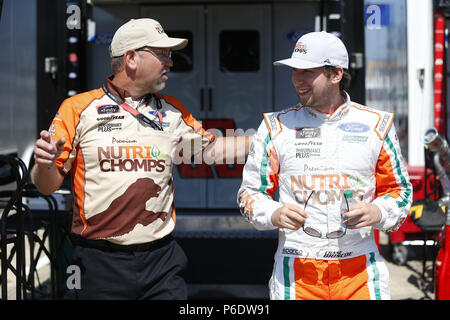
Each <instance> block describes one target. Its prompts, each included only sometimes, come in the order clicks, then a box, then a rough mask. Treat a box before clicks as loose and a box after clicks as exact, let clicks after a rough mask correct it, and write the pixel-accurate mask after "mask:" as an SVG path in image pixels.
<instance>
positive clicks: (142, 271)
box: [32, 19, 247, 299]
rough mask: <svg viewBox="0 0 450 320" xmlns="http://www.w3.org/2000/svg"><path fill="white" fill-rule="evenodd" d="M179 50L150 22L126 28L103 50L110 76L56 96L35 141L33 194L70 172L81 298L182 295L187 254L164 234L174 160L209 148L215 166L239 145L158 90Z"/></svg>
mask: <svg viewBox="0 0 450 320" xmlns="http://www.w3.org/2000/svg"><path fill="white" fill-rule="evenodd" d="M186 44H187V40H186V39H179V38H171V37H169V36H168V35H167V34H166V33H165V32H164V29H163V28H162V26H161V25H160V24H159V23H158V22H157V21H155V20H152V19H133V20H130V21H129V22H127V23H125V24H124V25H122V26H121V27H120V28H119V29H118V30H117V31H116V33H115V35H114V37H113V39H112V42H111V46H110V55H111V58H112V59H111V65H112V69H113V72H114V75H113V76H111V77H109V78H107V79H106V82H105V84H104V86H103V87H102V88H99V89H95V90H91V91H89V92H85V93H81V94H78V95H76V96H73V97H71V98H69V99H67V100H65V101H64V102H63V104H62V105H61V107H60V108H59V110H58V113H57V114H56V116H55V118H54V119H53V122H52V124H51V126H50V129H49V130H48V131H42V132H41V134H40V136H41V137H40V139H38V140H37V142H36V146H35V152H34V156H35V166H34V168H33V171H32V177H33V181H34V183H35V185H36V186H37V188H38V189H39V190H40V191H41V192H42V193H45V194H49V193H52V192H53V191H55V190H56V189H58V188H59V186H60V185H61V183H62V181H63V179H64V177H65V175H66V174H67V173H69V172H70V175H71V181H72V193H73V223H72V232H73V234H74V237H75V238H76V239H77V243H78V246H77V247H76V249H75V252H74V255H73V259H74V264H76V265H78V266H80V268H81V273H82V277H81V289H80V290H77V293H78V295H79V297H80V298H82V299H185V298H186V287H185V283H184V280H183V278H182V277H181V276H180V274H181V272H182V270H183V269H184V268H185V265H186V256H185V255H184V253H183V251H182V249H181V248H180V247H179V246H178V244H177V243H176V242H175V241H174V239H173V238H172V236H171V232H172V230H173V229H174V226H175V210H174V205H173V202H174V192H173V191H174V190H173V185H172V168H173V165H174V160H176V159H178V160H179V159H181V158H179V157H178V153H180V152H182V153H183V155H182V156H183V158H182V159H190V157H191V156H192V155H194V154H196V153H198V152H200V151H202V150H203V149H205V148H207V147H208V148H210V152H209V154H210V155H211V156H213V160H214V159H218V160H220V161H223V157H224V155H225V154H226V152H225V153H224V152H223V151H224V150H225V147H233V144H234V142H236V141H237V140H240V142H242V141H245V139H247V138H245V137H239V139H237V138H236V139H235V138H230V139H227V138H217V139H215V137H214V136H212V135H211V134H209V133H208V132H206V131H204V130H203V129H202V127H201V125H200V124H199V123H198V122H197V121H196V120H195V119H194V118H193V116H192V115H191V114H190V113H189V111H188V110H187V109H186V108H185V107H184V106H183V104H181V103H180V101H178V100H177V99H176V98H174V97H171V96H166V95H160V94H158V93H157V92H158V91H160V90H162V89H163V88H164V86H165V84H166V81H167V79H168V73H169V71H170V68H171V67H172V66H173V62H172V59H171V51H172V50H179V49H182V48H184V47H185V46H186ZM163 115H164V121H163ZM217 140H220V143H219V141H217ZM244 145H245V143H244ZM239 152H241V153H244V154H245V152H246V150H245V148H239ZM214 157H216V158H214ZM236 157H242V154H241V155H239V154H236ZM222 163H223V162H222Z"/></svg>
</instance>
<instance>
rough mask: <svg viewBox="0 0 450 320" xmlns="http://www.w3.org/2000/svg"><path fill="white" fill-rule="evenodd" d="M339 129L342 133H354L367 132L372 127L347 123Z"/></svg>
mask: <svg viewBox="0 0 450 320" xmlns="http://www.w3.org/2000/svg"><path fill="white" fill-rule="evenodd" d="M338 128H339V129H340V130H342V131H345V132H353V133H361V132H367V131H369V130H370V127H369V126H368V125H366V124H364V123H359V122H346V123H343V124H340V125H339V126H338Z"/></svg>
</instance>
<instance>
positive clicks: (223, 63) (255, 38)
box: [220, 30, 259, 72]
mask: <svg viewBox="0 0 450 320" xmlns="http://www.w3.org/2000/svg"><path fill="white" fill-rule="evenodd" d="M258 70H259V32H258V31H256V30H230V31H222V32H221V33H220V71H222V72H256V71H258Z"/></svg>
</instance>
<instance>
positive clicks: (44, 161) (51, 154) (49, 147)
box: [34, 130, 66, 168]
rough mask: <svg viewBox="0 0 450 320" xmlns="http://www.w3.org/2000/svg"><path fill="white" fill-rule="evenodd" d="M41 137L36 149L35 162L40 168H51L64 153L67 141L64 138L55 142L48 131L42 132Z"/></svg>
mask: <svg viewBox="0 0 450 320" xmlns="http://www.w3.org/2000/svg"><path fill="white" fill-rule="evenodd" d="M40 136H41V137H40V138H39V139H38V140H37V141H36V144H35V147H34V162H35V164H37V165H38V166H47V167H48V168H51V167H52V166H53V164H54V163H55V160H56V159H57V158H58V157H59V155H60V154H61V152H62V151H63V149H64V143H65V142H66V139H65V138H64V137H63V138H60V139H59V140H58V141H56V142H55V141H54V140H53V139H52V137H51V135H50V132H48V131H46V130H42V131H41V133H40Z"/></svg>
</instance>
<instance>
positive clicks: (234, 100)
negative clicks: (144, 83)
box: [141, 5, 272, 208]
mask: <svg viewBox="0 0 450 320" xmlns="http://www.w3.org/2000/svg"><path fill="white" fill-rule="evenodd" d="M141 17H149V18H153V19H156V20H158V21H159V22H160V23H161V24H162V25H163V26H164V29H165V31H166V33H167V34H169V35H170V36H173V37H185V38H188V39H189V44H188V46H187V47H186V48H185V49H183V50H182V51H180V52H174V53H173V54H172V56H173V60H174V67H173V68H172V72H171V73H170V74H169V81H168V85H167V87H166V89H164V90H163V91H162V93H165V94H168V95H173V96H175V97H177V98H178V99H179V100H180V101H181V102H182V103H183V104H184V105H185V106H186V108H187V109H188V110H189V111H190V112H191V113H192V114H193V115H194V117H195V118H196V119H197V120H201V121H202V122H203V126H204V127H205V128H207V129H209V128H215V129H218V131H216V132H222V134H223V135H226V134H227V129H228V133H230V132H232V131H230V130H229V129H232V130H236V129H240V133H241V134H243V133H247V134H252V133H253V132H254V131H253V132H251V131H247V130H248V129H256V128H257V127H258V125H259V122H260V121H261V119H262V113H263V112H267V111H269V110H271V108H272V88H271V79H272V76H271V70H272V66H271V59H272V54H271V46H270V41H271V9H270V6H269V5H186V6H144V7H142V9H141ZM242 168H243V164H238V165H227V164H223V165H216V166H207V165H205V164H200V165H191V164H182V165H178V166H177V168H176V169H175V170H174V186H175V189H176V193H177V196H176V199H175V204H176V207H177V208H236V192H237V190H238V188H239V185H240V183H241V177H242Z"/></svg>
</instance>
